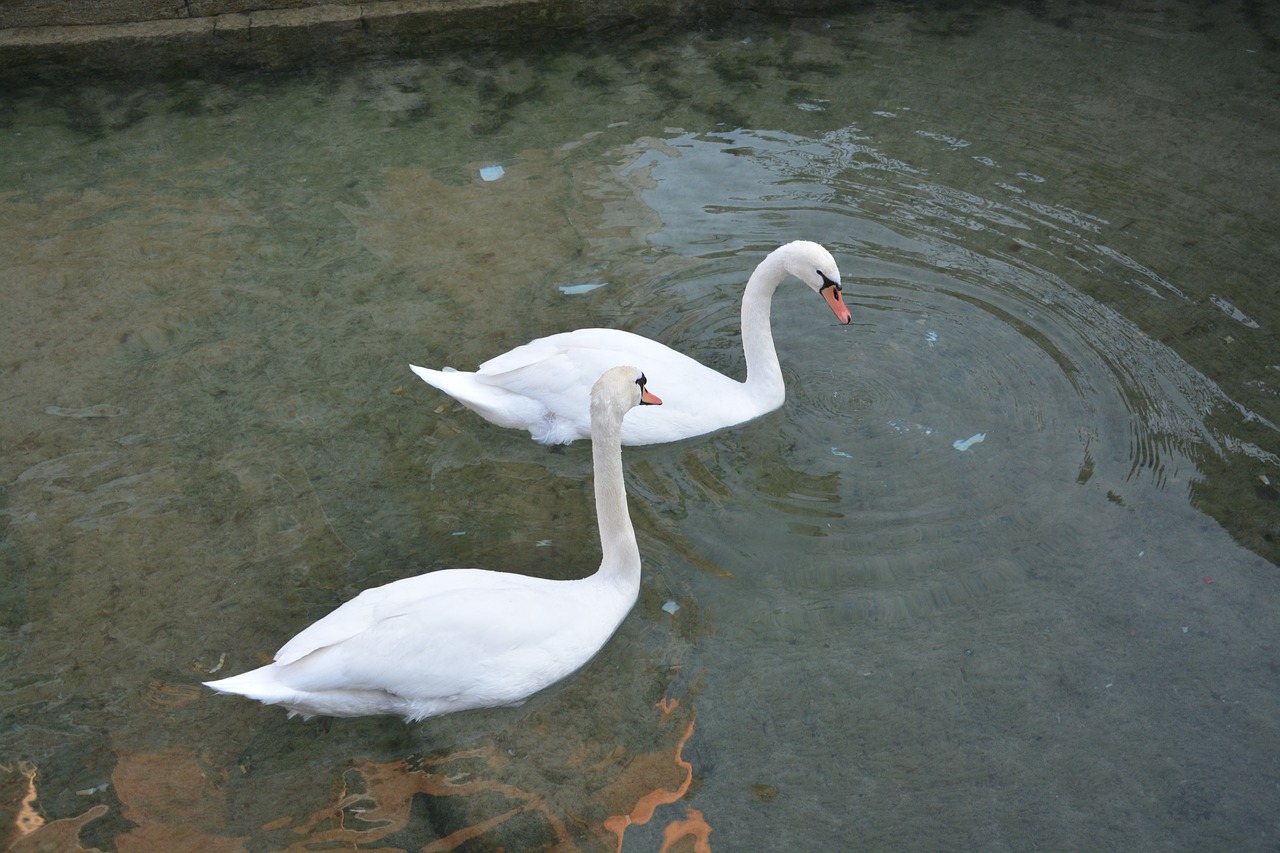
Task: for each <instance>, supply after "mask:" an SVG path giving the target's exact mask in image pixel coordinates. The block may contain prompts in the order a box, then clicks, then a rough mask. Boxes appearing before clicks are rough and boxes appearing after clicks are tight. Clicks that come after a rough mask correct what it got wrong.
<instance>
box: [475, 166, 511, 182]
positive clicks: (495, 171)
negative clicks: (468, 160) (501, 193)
mask: <svg viewBox="0 0 1280 853" xmlns="http://www.w3.org/2000/svg"><path fill="white" fill-rule="evenodd" d="M505 174H506V170H505V169H503V168H502V167H501V166H483V167H481V169H480V178H481V180H485V181H496V180H498V179H499V178H501V177H502V176H503V175H505Z"/></svg>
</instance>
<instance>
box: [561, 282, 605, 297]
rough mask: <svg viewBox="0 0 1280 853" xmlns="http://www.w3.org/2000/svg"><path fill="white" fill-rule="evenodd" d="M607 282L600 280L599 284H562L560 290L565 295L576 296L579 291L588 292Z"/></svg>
mask: <svg viewBox="0 0 1280 853" xmlns="http://www.w3.org/2000/svg"><path fill="white" fill-rule="evenodd" d="M606 284H608V282H605V281H602V282H600V283H599V284H562V285H560V292H561V293H563V294H564V295H565V296H577V295H578V294H579V293H590V292H591V291H593V290H595V289H596V288H597V287H604V286H605V285H606Z"/></svg>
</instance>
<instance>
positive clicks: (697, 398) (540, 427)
mask: <svg viewBox="0 0 1280 853" xmlns="http://www.w3.org/2000/svg"><path fill="white" fill-rule="evenodd" d="M788 274H791V275H793V276H795V277H796V278H798V279H800V280H801V281H803V282H804V283H805V284H807V285H808V286H809V287H811V288H812V289H813V290H814V291H816V292H817V293H818V294H820V295H821V296H822V297H823V298H824V299H825V300H826V302H827V304H828V305H829V306H830V307H831V310H832V311H833V312H834V313H835V315H836V319H838V320H839V321H840V322H841V323H842V324H848V323H849V321H850V320H851V319H852V316H851V315H850V313H849V309H848V307H846V306H845V304H844V297H843V295H842V294H841V289H840V270H839V268H837V267H836V262H835V258H833V257H831V253H830V252H828V251H827V250H826V249H825V248H823V247H822V246H820V245H818V244H817V243H811V242H809V241H807V240H797V241H795V242H793V243H787V244H786V245H784V246H780V247H779V248H777V249H774V250H773V251H772V252H770V253H769V254H768V256H766V257H765V259H764V260H763V261H761V262H760V265H759V266H757V267H756V269H755V271H754V272H753V273H752V274H751V278H750V279H749V280H748V281H747V287H746V290H745V291H744V292H743V294H742V350H743V355H744V357H745V360H746V362H747V378H746V381H744V382H738V381H736V380H733V379H730V378H729V377H727V376H725V375H723V374H721V373H718V372H716V371H714V370H712V369H711V368H709V367H706V366H704V365H702V364H700V363H699V362H697V361H695V360H694V359H692V358H689V357H688V356H686V355H683V354H682V353H679V352H676V351H675V350H673V349H671V348H670V347H667V346H664V345H662V344H660V343H658V342H656V341H653V340H650V339H649V338H645V337H642V336H640V335H636V334H632V333H631V332H624V331H620V330H617V329H578V330H576V331H572V332H563V333H561V334H558V335H551V336H550V337H546V338H538V339H537V340H534V341H531V342H529V343H527V344H525V345H523V346H520V347H516V348H515V349H513V350H511V351H509V352H506V353H503V354H502V355H499V356H496V357H494V358H491V359H489V360H488V361H486V362H485V363H483V364H481V365H480V367H479V368H478V369H477V370H476V371H475V372H474V373H467V372H463V371H457V370H452V369H449V368H445V369H444V370H431V369H429V368H425V367H418V366H417V365H409V367H410V369H412V370H413V372H414V373H416V374H417V375H418V376H419V377H420V378H421V379H422V380H423V381H424V382H426V383H427V384H428V385H433V386H435V387H436V388H439V389H440V390H441V391H444V392H445V393H447V394H449V395H451V396H453V397H454V398H455V399H457V400H458V402H460V403H462V404H463V405H464V406H466V407H467V408H469V409H471V410H472V411H474V412H476V413H477V414H479V415H480V416H481V417H482V418H484V419H485V420H487V421H490V422H492V423H495V424H497V425H498V426H502V427H509V428H512V429H524V430H528V431H529V434H530V435H532V436H533V439H534V441H538V442H541V443H542V444H548V445H559V444H568V443H570V442H572V441H574V440H575V439H579V438H589V437H590V435H591V417H590V414H589V411H588V399H589V397H590V393H589V391H590V388H591V383H592V382H594V381H595V379H596V377H598V376H599V375H600V374H601V373H602V372H603V371H605V370H607V369H609V368H611V367H615V366H617V365H620V364H643V365H645V369H646V370H649V371H651V372H653V374H654V375H655V376H661V377H662V378H663V379H662V381H663V388H662V391H663V406H662V409H663V410H662V413H661V416H660V417H652V416H651V415H652V414H654V413H652V412H650V411H645V410H640V411H636V412H633V413H632V414H631V416H630V417H628V418H627V419H626V421H624V422H623V424H622V443H623V444H659V443H662V442H668V441H678V440H679V439H682V438H691V437H693V436H695V435H702V434H703V433H708V432H712V431H714V430H718V429H722V428H724V427H729V426H733V425H735V424H740V423H743V422H744V421H749V420H751V419H752V418H757V417H759V416H760V415H763V414H766V413H768V412H771V411H773V410H774V409H776V408H778V407H779V406H781V405H782V403H783V401H784V400H785V399H786V387H785V384H784V382H783V378H782V368H781V366H780V365H779V364H778V353H777V350H775V349H774V345H773V331H772V328H771V324H770V318H769V313H770V307H771V303H772V300H773V292H774V290H776V289H777V287H778V285H779V284H780V283H781V282H782V280H783V279H784V278H786V276H787V275H788Z"/></svg>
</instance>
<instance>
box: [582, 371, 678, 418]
mask: <svg viewBox="0 0 1280 853" xmlns="http://www.w3.org/2000/svg"><path fill="white" fill-rule="evenodd" d="M648 381H649V380H648V379H646V378H645V375H644V374H643V373H641V372H640V369H639V368H637V367H614V368H612V369H610V370H606V371H605V372H604V374H603V375H601V377H600V378H599V379H597V380H596V384H595V385H593V386H592V387H591V416H592V420H593V421H594V420H595V416H596V414H597V413H599V414H608V415H612V416H613V417H615V418H617V419H618V421H619V422H621V420H622V416H623V415H625V414H626V413H627V412H628V411H630V410H631V409H633V408H635V407H636V406H661V405H662V401H661V400H659V399H658V398H657V397H655V396H654V395H653V394H650V393H649V391H648V389H646V388H645V385H646V384H647V383H648Z"/></svg>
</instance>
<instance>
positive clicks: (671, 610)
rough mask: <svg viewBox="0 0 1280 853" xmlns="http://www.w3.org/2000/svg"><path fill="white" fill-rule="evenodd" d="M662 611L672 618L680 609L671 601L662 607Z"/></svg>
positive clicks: (673, 600)
mask: <svg viewBox="0 0 1280 853" xmlns="http://www.w3.org/2000/svg"><path fill="white" fill-rule="evenodd" d="M662 609H663V610H665V611H666V612H668V613H670V614H671V615H673V616H674V615H675V612H676V611H677V610H679V609H680V605H679V604H676V602H675V599H672V600H671V601H668V602H667V603H666V604H664V605H662Z"/></svg>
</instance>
